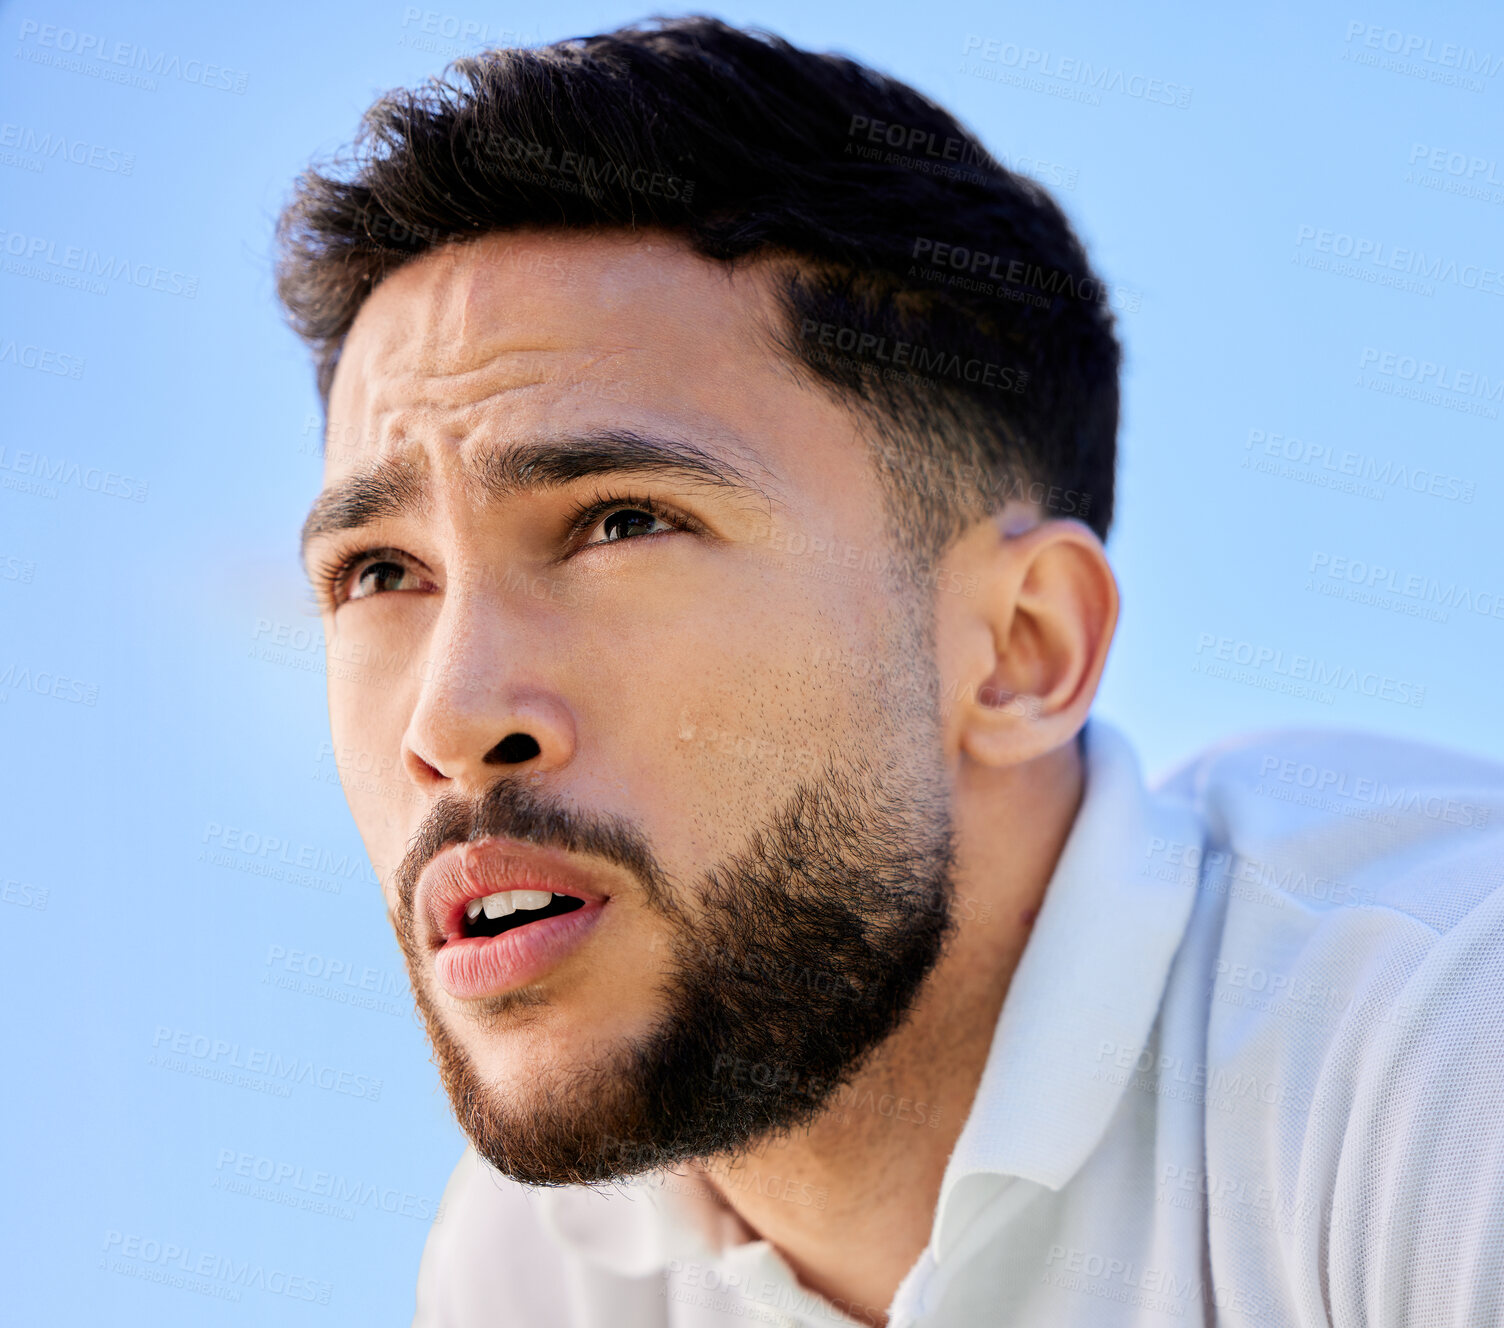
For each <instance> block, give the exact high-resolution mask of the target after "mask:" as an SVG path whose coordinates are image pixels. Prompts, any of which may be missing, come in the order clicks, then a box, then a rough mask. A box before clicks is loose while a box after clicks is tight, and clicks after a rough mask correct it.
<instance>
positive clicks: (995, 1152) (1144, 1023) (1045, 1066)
mask: <svg viewBox="0 0 1504 1328" xmlns="http://www.w3.org/2000/svg"><path fill="white" fill-rule="evenodd" d="M1084 739H1085V741H1084V746H1085V754H1086V761H1085V766H1086V769H1085V781H1084V782H1085V790H1084V794H1083V797H1082V803H1081V808H1080V811H1078V812H1077V814H1076V819H1075V822H1074V824H1073V825H1072V827H1071V832H1070V835H1069V837H1068V838H1067V839H1066V843H1065V848H1064V849H1063V850H1062V852H1061V854H1060V858H1059V861H1058V862H1057V863H1056V865H1055V872H1054V875H1053V876H1051V878H1050V883H1049V887H1048V888H1047V890H1046V891H1045V897H1044V902H1043V903H1042V904H1041V906H1040V910H1039V916H1038V918H1037V919H1036V920H1035V923H1034V929H1033V932H1032V934H1031V935H1030V938H1029V943H1028V945H1027V946H1026V947H1025V949H1024V953H1023V956H1022V958H1021V959H1020V960H1019V964H1018V968H1017V969H1016V971H1015V972H1014V974H1013V979H1012V981H1011V983H1010V984H1009V987H1008V994H1007V997H1006V998H1005V999H1004V1002H1003V1009H1002V1013H1001V1015H1000V1016H999V1018H998V1025H997V1032H996V1033H995V1035H994V1037H993V1041H992V1048H991V1051H990V1052H989V1054H988V1058H987V1064H986V1067H985V1069H984V1070H983V1071H982V1078H981V1082H980V1083H979V1084H978V1086H977V1094H976V1097H975V1099H974V1100H973V1102H972V1107H971V1112H970V1114H969V1115H968V1117H967V1120H966V1124H965V1125H964V1126H963V1127H962V1130H961V1136H960V1138H959V1139H958V1140H957V1141H956V1147H955V1150H954V1152H953V1153H952V1154H951V1159H950V1163H949V1165H948V1166H947V1168H946V1172H945V1178H944V1180H943V1181H942V1183H941V1187H940V1202H939V1205H938V1207H937V1209H936V1217H935V1228H934V1232H933V1235H932V1239H931V1245H930V1252H931V1254H932V1256H933V1257H934V1258H935V1259H936V1261H939V1260H941V1259H942V1258H943V1257H944V1256H945V1255H946V1254H947V1253H948V1252H949V1250H950V1249H951V1248H953V1247H954V1244H955V1241H956V1240H957V1239H958V1237H959V1235H960V1233H961V1230H962V1228H963V1227H964V1226H965V1221H964V1214H965V1212H966V1211H967V1205H966V1203H965V1202H957V1196H956V1192H957V1189H958V1187H962V1182H964V1181H966V1180H967V1179H968V1178H970V1177H973V1176H978V1175H994V1176H1008V1177H1022V1178H1023V1179H1025V1180H1030V1181H1033V1182H1035V1183H1036V1184H1039V1185H1043V1186H1046V1187H1047V1188H1049V1189H1052V1190H1058V1189H1060V1188H1061V1187H1062V1186H1063V1185H1065V1184H1066V1182H1067V1181H1069V1180H1070V1178H1071V1177H1072V1176H1073V1175H1075V1173H1076V1172H1077V1171H1078V1170H1079V1169H1080V1167H1081V1165H1082V1164H1083V1163H1084V1162H1085V1161H1086V1159H1087V1157H1088V1156H1089V1155H1090V1154H1091V1152H1092V1150H1093V1149H1094V1148H1095V1147H1096V1146H1097V1144H1098V1143H1099V1142H1100V1141H1101V1139H1102V1136H1103V1134H1104V1133H1105V1132H1106V1129H1107V1123H1108V1121H1109V1119H1110V1118H1111V1116H1112V1114H1113V1112H1114V1111H1115V1110H1116V1108H1117V1105H1118V1102H1119V1101H1120V1100H1121V1098H1122V1095H1123V1092H1124V1088H1125V1086H1124V1083H1123V1082H1122V1081H1121V1076H1118V1075H1109V1074H1103V1073H1101V1071H1102V1069H1103V1067H1104V1063H1105V1064H1110V1062H1104V1059H1103V1058H1104V1057H1106V1056H1108V1055H1109V1054H1112V1055H1116V1054H1117V1053H1120V1052H1123V1051H1124V1050H1125V1049H1131V1050H1132V1053H1133V1054H1134V1056H1137V1054H1138V1052H1139V1051H1140V1050H1142V1048H1143V1046H1144V1043H1145V1042H1146V1041H1147V1040H1148V1036H1149V1032H1150V1029H1151V1028H1152V1027H1153V1024H1154V1019H1155V1016H1156V1014H1157V1012H1158V1009H1159V1003H1160V997H1161V995H1162V993H1163V991H1164V987H1165V982H1166V979H1167V977H1168V974H1169V968H1170V963H1171V961H1172V959H1173V958H1174V956H1175V951H1176V949H1177V948H1178V947H1179V945H1180V940H1181V936H1182V934H1183V933H1184V931H1185V927H1186V922H1187V920H1188V919H1189V917H1190V911H1191V905H1192V903H1193V902H1194V896H1195V891H1194V890H1193V889H1189V888H1187V886H1186V884H1185V883H1184V882H1183V880H1181V879H1180V878H1179V877H1178V876H1177V878H1176V879H1175V880H1163V879H1160V878H1159V877H1158V876H1156V875H1153V874H1150V873H1148V872H1146V868H1147V867H1148V865H1149V864H1150V862H1151V858H1150V856H1149V855H1150V849H1151V846H1153V845H1154V844H1155V843H1156V841H1159V847H1163V844H1164V843H1165V842H1180V843H1199V842H1200V828H1199V822H1198V820H1197V818H1196V816H1195V814H1194V812H1193V811H1192V809H1191V808H1190V807H1189V806H1188V805H1186V804H1184V803H1182V802H1178V801H1176V800H1175V799H1173V798H1170V797H1166V796H1161V795H1155V794H1151V793H1150V792H1149V791H1148V790H1147V789H1146V788H1145V786H1144V782H1143V776H1142V774H1141V772H1140V769H1139V764H1138V758H1137V756H1136V755H1135V754H1134V751H1133V748H1132V747H1131V746H1130V745H1129V743H1128V740H1127V739H1126V738H1125V737H1123V735H1122V734H1121V733H1119V732H1118V731H1117V730H1116V729H1114V728H1112V727H1111V726H1110V725H1108V724H1105V723H1103V722H1102V721H1100V720H1095V719H1094V720H1092V721H1090V722H1089V723H1088V724H1087V726H1086V730H1085V733H1084Z"/></svg>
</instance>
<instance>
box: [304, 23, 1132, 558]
mask: <svg viewBox="0 0 1504 1328" xmlns="http://www.w3.org/2000/svg"><path fill="white" fill-rule="evenodd" d="M521 227H530V228H536V227H572V228H581V229H600V228H614V229H624V230H638V229H645V228H654V229H660V230H666V231H669V232H673V233H675V234H677V235H679V236H681V237H683V239H684V240H685V241H686V242H687V243H688V244H689V245H690V246H691V247H692V248H693V250H694V251H695V252H697V253H699V254H701V255H703V256H705V257H706V258H708V259H712V260H715V261H719V262H725V263H737V262H740V261H744V260H749V259H754V258H768V257H772V258H775V259H787V260H788V261H787V263H786V264H784V265H783V266H781V267H778V268H777V271H778V272H779V273H780V276H779V278H778V280H779V283H780V286H781V294H782V296H783V308H784V310H785V314H786V317H785V320H784V323H783V326H782V327H780V328H777V329H773V330H772V332H773V335H774V339H775V340H776V341H777V343H778V344H779V345H780V346H781V347H782V349H783V350H784V351H785V352H786V353H787V354H788V355H789V356H790V358H791V360H792V362H793V363H795V364H796V365H797V366H799V367H800V369H801V372H803V373H804V374H805V375H806V376H807V378H808V380H809V381H812V382H814V383H816V384H818V385H820V386H821V387H822V388H824V389H825V390H827V391H829V392H830V393H831V394H832V395H834V396H835V397H836V399H838V400H839V401H841V402H843V403H845V404H846V405H848V406H850V407H851V408H853V409H854V410H856V411H857V412H858V413H859V414H860V416H861V417H862V418H863V420H864V421H865V422H866V424H867V425H868V426H869V427H868V430H867V433H868V436H869V437H870V438H871V440H872V444H873V458H874V461H875V463H876V464H877V466H878V468H879V471H880V475H881V477H882V479H883V481H884V484H885V487H886V490H887V492H888V495H889V501H890V506H891V510H892V512H893V514H894V518H895V524H896V525H897V526H898V528H899V529H900V531H901V532H902V533H903V535H904V536H905V541H906V543H907V545H908V548H909V549H910V550H911V551H912V552H914V553H915V554H918V555H920V556H921V557H923V558H925V559H929V558H931V557H933V556H935V555H937V554H938V553H939V552H940V551H941V550H943V548H944V547H945V546H946V544H948V543H949V541H950V540H951V539H952V538H953V537H954V536H955V535H956V534H958V533H959V532H960V531H961V530H962V529H964V528H965V526H966V525H967V524H968V523H969V522H970V521H971V520H975V519H976V518H978V517H980V516H982V515H984V514H985V513H986V512H987V511H989V510H993V509H995V508H996V507H998V506H1000V505H1001V503H1002V501H1004V500H1006V499H1007V498H1009V497H1021V498H1026V499H1033V500H1034V501H1036V502H1037V504H1038V505H1039V506H1040V507H1041V508H1042V509H1043V510H1044V511H1045V514H1046V515H1053V516H1074V517H1078V518H1080V519H1081V520H1084V521H1085V522H1086V523H1087V524H1089V525H1090V526H1091V527H1092V528H1093V529H1095V530H1096V531H1097V533H1098V534H1099V535H1101V536H1103V537H1105V536H1106V533H1107V529H1108V526H1109V524H1110V522H1111V518H1112V502H1113V466H1114V456H1115V447H1116V434H1117V420H1118V366H1119V349H1118V344H1117V340H1116V338H1115V336H1114V333H1113V320H1112V315H1111V313H1110V311H1109V309H1108V307H1107V303H1106V297H1105V287H1104V286H1103V284H1102V282H1101V281H1100V279H1099V278H1097V277H1096V275H1095V274H1094V273H1093V271H1092V270H1091V267H1090V266H1089V264H1088V262H1087V258H1086V255H1085V253H1084V251H1083V249H1082V246H1081V244H1080V242H1079V241H1078V240H1077V238H1076V236H1075V234H1074V233H1073V231H1072V230H1071V227H1070V224H1069V222H1067V220H1066V219H1065V216H1064V215H1063V214H1062V212H1061V211H1060V209H1059V207H1058V206H1057V205H1056V204H1055V202H1054V200H1053V199H1051V198H1050V196H1049V195H1048V194H1047V193H1046V192H1045V191H1044V190H1043V189H1042V188H1040V187H1039V186H1038V185H1036V184H1035V183H1034V182H1033V181H1031V180H1028V179H1026V178H1024V177H1022V176H1019V175H1016V174H1014V173H1012V172H1010V171H1008V170H1005V169H1004V168H1003V167H1001V166H1000V165H999V164H998V163H997V162H996V161H995V160H994V159H993V158H992V157H991V156H990V155H989V154H988V153H987V152H986V150H985V149H984V148H983V147H982V146H981V144H980V143H979V142H978V141H977V140H976V139H975V137H974V136H973V135H971V134H970V133H969V132H967V131H966V130H965V129H963V128H962V127H961V126H960V125H959V124H958V123H957V121H956V120H955V119H954V118H953V117H952V116H951V115H949V114H948V113H947V112H946V111H944V110H942V109H941V108H940V107H939V106H936V105H935V104H934V103H933V102H931V101H929V100H928V99H926V98H925V97H923V96H922V95H920V94H919V93H918V92H916V91H914V90H913V89H912V88H910V87H908V86H906V85H905V84H903V83H900V82H898V81H896V80H894V79H891V78H888V77H886V76H885V75H883V74H880V73H877V72H875V71H873V70H871V69H869V68H867V67H865V66H863V65H861V64H858V63H857V62H855V61H853V60H850V59H846V58H844V57H841V56H836V55H819V54H814V53H812V52H809V51H803V50H800V49H798V48H797V47H794V46H791V45H789V44H788V43H787V42H784V41H782V40H780V39H779V38H777V37H775V36H772V35H770V34H767V33H754V32H744V31H741V30H739V29H736V28H732V27H729V26H727V25H726V24H724V23H721V22H719V21H718V20H715V19H711V18H699V17H697V18H684V19H673V20H657V21H654V22H652V23H649V24H646V25H643V26H638V27H629V28H623V29H620V30H618V31H616V32H611V33H606V34H603V35H600V36H594V37H581V38H576V39H572V40H569V41H562V42H557V43H555V44H553V45H550V46H543V47H538V48H536V49H516V50H510V49H509V50H494V51H488V52H485V53H484V54H481V55H477V56H474V57H472V58H467V59H463V60H458V61H455V62H454V64H453V65H451V66H450V68H449V69H448V71H446V74H445V76H444V77H443V78H442V79H434V80H430V81H429V82H428V83H427V84H425V85H424V86H422V87H419V88H417V89H402V90H398V91H395V92H391V93H388V94H387V95H386V96H384V97H382V98H381V99H380V100H379V101H378V102H376V104H375V105H374V106H372V107H371V109H370V110H369V111H368V112H367V114H366V116H365V119H364V121H363V124H362V126H361V130H360V134H359V136H358V139H357V141H356V144H355V145H354V147H353V148H352V149H351V150H350V151H349V152H348V153H347V154H344V155H343V156H342V157H341V158H339V159H337V160H336V161H335V162H333V163H331V164H330V165H328V166H327V167H325V168H323V169H318V170H310V171H308V172H306V173H305V174H304V175H303V176H302V178H301V179H300V181H299V182H298V185H297V189H296V192H295V195H294V197H293V199H292V201H291V202H290V203H289V205H288V207H287V208H286V210H285V211H284V213H283V215H282V217H281V220H280V223H279V226H278V242H279V263H278V293H279V295H280V296H281V299H282V301H283V304H284V305H285V307H286V309H287V312H288V316H289V319H290V321H291V323H292V326H293V327H294V329H295V330H296V331H297V332H298V334H299V335H300V336H302V337H303V338H304V339H305V340H306V341H307V343H308V344H309V346H310V347H311V348H312V350H313V353H314V357H315V362H316V365H317V373H318V384H319V391H320V395H321V396H322V397H323V398H324V400H325V401H326V402H327V399H328V392H329V387H330V384H331V382H332V380H333V377H334V371H335V368H336V366H337V364H338V361H339V354H340V349H341V346H342V344H343V342H344V338H345V336H346V335H347V333H348V332H349V330H350V327H351V324H352V323H353V322H354V319H355V315H356V313H357V312H358V311H359V309H360V307H361V304H362V303H363V301H364V300H365V299H366V297H367V296H368V295H369V294H370V293H371V291H372V290H373V289H374V288H375V286H376V285H377V284H378V283H379V282H380V281H381V280H382V278H383V277H385V276H386V275H387V274H388V273H390V272H392V271H393V270H394V269H396V268H398V267H400V266H401V265H402V264H404V263H406V262H408V261H410V260H411V259H413V258H415V257H417V256H419V255H421V254H423V253H424V252H426V251H428V250H430V249H432V248H435V247H437V246H439V245H443V244H449V243H453V242H460V241H464V240H466V239H469V238H472V237H475V236H478V235H481V234H485V233H487V232H494V231H506V230H510V229H515V228H521Z"/></svg>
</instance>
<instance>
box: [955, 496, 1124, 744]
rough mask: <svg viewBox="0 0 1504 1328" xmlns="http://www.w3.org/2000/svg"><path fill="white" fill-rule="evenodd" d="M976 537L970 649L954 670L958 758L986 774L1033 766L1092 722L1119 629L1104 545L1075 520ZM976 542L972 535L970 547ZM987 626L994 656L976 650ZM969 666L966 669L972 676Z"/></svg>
mask: <svg viewBox="0 0 1504 1328" xmlns="http://www.w3.org/2000/svg"><path fill="white" fill-rule="evenodd" d="M981 524H982V525H983V526H991V527H992V531H991V538H990V539H987V538H986V537H985V536H982V537H980V538H979V539H978V540H977V541H976V547H975V550H974V552H975V553H976V554H979V555H980V560H981V563H982V567H981V570H980V572H979V576H980V585H981V589H980V592H979V595H978V600H977V606H976V611H975V616H974V618H973V627H974V631H973V632H972V633H970V634H968V635H969V639H970V641H971V643H973V649H971V650H969V651H967V652H966V659H965V661H960V660H958V661H957V662H958V663H960V664H961V665H962V667H963V668H964V669H967V673H968V675H969V676H966V677H965V678H964V679H958V681H961V683H962V685H961V687H960V688H958V691H959V692H960V695H959V696H958V708H957V714H956V716H955V719H956V722H957V732H956V737H957V741H958V747H959V749H960V750H961V751H962V752H964V753H965V755H966V756H968V757H969V758H970V759H972V760H973V761H976V762H978V763H980V764H983V765H988V766H1014V765H1021V764H1023V763H1024V762H1027V761H1031V760H1033V759H1035V758H1036V757H1039V756H1043V755H1044V754H1045V753H1047V752H1050V751H1053V750H1054V749H1056V748H1057V747H1061V746H1063V745H1064V744H1066V743H1067V742H1069V741H1070V740H1071V739H1072V738H1074V737H1075V735H1076V734H1077V733H1078V732H1079V731H1080V729H1081V727H1082V725H1084V724H1085V722H1086V717H1087V714H1088V712H1089V711H1090V709H1091V703H1092V700H1093V698H1094V697H1095V695H1096V691H1097V685H1098V683H1099V682H1100V680H1101V677H1102V670H1103V668H1104V667H1105V665H1106V662H1107V651H1108V648H1109V646H1110V645H1111V642H1112V634H1113V631H1114V629H1115V627H1116V625H1117V612H1118V592H1117V581H1116V578H1114V576H1113V574H1112V568H1111V566H1110V565H1109V564H1108V562H1107V555H1106V552H1105V551H1104V550H1103V548H1102V544H1101V541H1100V540H1099V539H1098V538H1097V537H1096V535H1095V534H1094V533H1093V532H1092V531H1091V530H1090V529H1089V528H1087V527H1086V526H1084V525H1081V524H1080V523H1079V522H1076V521H1068V520H1052V521H1044V522H1039V523H1038V524H1036V525H1034V526H1032V527H1031V528H1029V529H1027V530H1024V531H1021V532H1019V533H1017V534H1003V533H1002V530H1003V529H1004V527H1002V524H1001V521H999V522H997V523H992V522H984V523H981ZM969 540H970V537H969V536H968V541H969ZM983 627H985V629H986V640H987V641H988V643H989V649H988V650H987V651H986V652H982V651H979V650H977V649H976V648H975V646H976V645H979V644H980V642H981V639H982V637H981V634H980V631H979V630H975V629H981V628H983ZM968 666H969V668H968Z"/></svg>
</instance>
